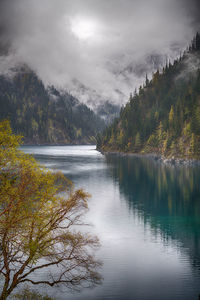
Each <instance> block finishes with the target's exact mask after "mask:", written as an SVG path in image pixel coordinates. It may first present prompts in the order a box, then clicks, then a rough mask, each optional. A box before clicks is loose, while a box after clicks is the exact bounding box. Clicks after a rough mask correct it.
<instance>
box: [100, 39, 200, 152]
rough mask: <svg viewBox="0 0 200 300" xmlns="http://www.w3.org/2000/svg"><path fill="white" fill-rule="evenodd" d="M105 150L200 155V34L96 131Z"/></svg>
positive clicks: (101, 147) (102, 148) (101, 146)
mask: <svg viewBox="0 0 200 300" xmlns="http://www.w3.org/2000/svg"><path fill="white" fill-rule="evenodd" d="M97 148H99V149H101V150H104V151H106V150H107V151H123V152H136V153H137V152H139V153H150V152H154V153H159V154H162V155H164V156H166V157H172V156H176V157H177V156H179V157H199V156H200V35H199V34H198V33H197V34H196V36H195V38H194V39H193V41H192V44H191V46H190V47H189V49H188V50H187V51H185V52H184V53H183V54H182V55H180V57H179V58H178V59H176V60H175V61H174V63H173V64H172V63H170V62H167V63H166V66H165V67H163V70H162V72H160V71H159V70H157V72H155V73H154V74H153V77H152V79H151V80H148V78H147V76H146V81H145V84H144V86H143V87H140V88H139V91H138V92H136V91H135V93H134V95H132V94H131V95H130V99H129V101H128V103H127V105H126V106H125V107H124V108H122V109H121V112H120V117H119V118H117V119H115V121H114V122H113V124H112V125H111V126H109V127H107V128H106V129H105V131H104V132H103V135H102V136H100V135H99V136H98V142H97Z"/></svg>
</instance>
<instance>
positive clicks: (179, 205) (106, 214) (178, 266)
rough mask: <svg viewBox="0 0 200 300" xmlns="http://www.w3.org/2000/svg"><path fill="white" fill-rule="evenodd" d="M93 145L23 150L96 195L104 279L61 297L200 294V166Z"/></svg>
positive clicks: (92, 216) (183, 297)
mask: <svg viewBox="0 0 200 300" xmlns="http://www.w3.org/2000/svg"><path fill="white" fill-rule="evenodd" d="M94 149H95V147H93V146H61V147H44V146H41V147H23V150H24V151H26V152H28V153H33V154H34V155H35V157H36V158H37V159H38V160H39V161H40V162H41V163H43V164H45V165H46V166H47V167H48V168H50V169H57V170H61V171H63V172H64V173H65V174H66V175H67V176H68V177H69V178H70V179H71V180H73V182H74V183H75V185H76V187H83V188H84V189H85V190H87V191H88V192H89V193H90V194H91V195H92V198H90V200H89V207H90V211H89V213H88V219H89V221H90V222H91V223H93V225H94V226H93V228H92V229H91V230H92V231H93V232H95V233H96V234H97V235H98V236H99V238H100V240H101V245H102V246H101V249H100V251H99V252H98V254H97V255H98V257H100V258H101V260H102V261H103V268H102V270H101V273H102V275H103V277H104V281H103V284H102V285H101V286H98V287H96V288H94V289H92V290H84V291H82V292H81V293H74V294H70V293H69V292H67V291H64V290H61V289H60V288H52V290H51V289H49V288H44V289H43V291H46V292H48V294H49V295H51V296H53V297H54V298H55V299H58V300H64V299H73V300H74V299H81V300H82V299H83V300H86V299H88V300H93V299H112V300H113V299H116V300H119V299H120V300H122V299H123V300H126V299H127V300H129V299H134V300H143V299H150V300H162V299H166V300H168V299H171V300H175V299H177V300H178V299H180V300H190V299H196V300H197V299H198V295H199V294H200V168H199V167H172V166H164V165H162V164H159V163H156V162H155V161H153V160H150V159H147V158H137V157H119V156H107V157H104V156H102V155H101V154H100V153H98V152H97V151H95V150H94Z"/></svg>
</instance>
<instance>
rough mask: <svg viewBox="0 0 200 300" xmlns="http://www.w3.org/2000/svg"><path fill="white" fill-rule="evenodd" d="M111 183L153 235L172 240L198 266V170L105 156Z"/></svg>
mask: <svg viewBox="0 0 200 300" xmlns="http://www.w3.org/2000/svg"><path fill="white" fill-rule="evenodd" d="M107 163H108V164H109V165H113V164H114V165H115V166H116V167H115V168H111V169H112V172H113V176H114V178H115V180H117V181H119V186H120V190H121V192H122V193H123V194H125V196H126V199H128V204H129V206H130V209H133V208H134V207H135V208H137V210H138V211H139V212H141V214H142V215H143V217H144V222H148V223H149V224H150V225H151V227H152V228H154V229H155V232H156V231H157V230H159V231H160V232H161V234H162V237H163V238H164V239H168V238H172V239H174V240H177V241H179V242H181V245H182V246H183V247H184V248H185V249H188V251H189V252H190V255H191V258H192V263H193V265H200V184H199V180H200V175H199V171H200V168H199V167H186V166H182V167H172V166H166V165H163V164H160V163H156V162H155V161H154V160H151V159H147V158H138V157H131V156H126V157H119V156H117V157H116V156H114V155H108V156H107Z"/></svg>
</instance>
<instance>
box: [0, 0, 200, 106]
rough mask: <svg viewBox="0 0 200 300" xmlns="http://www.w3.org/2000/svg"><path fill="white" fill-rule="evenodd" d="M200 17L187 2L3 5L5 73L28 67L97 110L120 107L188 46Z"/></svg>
mask: <svg viewBox="0 0 200 300" xmlns="http://www.w3.org/2000/svg"><path fill="white" fill-rule="evenodd" d="M198 12H199V4H198V1H186V0H140V1H139V0H84V1H83V0H73V1H69V0H42V1H41V0H15V1H14V0H6V1H1V2H0V37H1V39H0V54H1V56H0V72H1V73H4V74H8V73H10V72H11V71H9V70H10V68H13V66H16V65H19V64H21V63H25V64H27V65H28V66H29V67H30V68H32V69H33V70H34V71H35V72H36V73H37V74H38V76H39V77H40V78H41V79H42V80H43V82H44V83H45V85H49V84H53V85H55V86H56V87H58V88H62V89H66V90H68V91H70V92H71V93H72V94H73V95H75V96H77V97H78V98H79V99H80V100H81V101H83V102H85V103H88V104H89V105H90V106H95V105H96V104H97V103H99V102H101V101H105V100H109V101H111V102H115V103H117V104H120V105H121V104H122V103H124V102H126V101H127V100H128V97H129V94H130V92H132V91H133V90H134V89H135V88H136V87H138V86H139V85H140V84H142V83H143V82H144V78H145V74H146V73H147V74H148V76H149V77H151V74H152V72H153V71H154V70H155V69H156V68H158V67H161V66H162V65H163V64H165V61H166V60H167V59H170V60H172V61H173V59H174V58H176V57H177V56H178V55H179V54H180V52H181V51H183V50H184V49H185V48H186V47H187V46H188V44H189V43H190V41H191V39H192V38H193V35H194V34H195V33H196V31H197V30H198V29H199V19H198Z"/></svg>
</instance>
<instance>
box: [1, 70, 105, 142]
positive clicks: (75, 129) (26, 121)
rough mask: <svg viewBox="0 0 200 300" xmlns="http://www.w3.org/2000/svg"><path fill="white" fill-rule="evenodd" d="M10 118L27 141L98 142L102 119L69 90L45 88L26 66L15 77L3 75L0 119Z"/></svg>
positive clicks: (12, 124) (102, 123)
mask: <svg viewBox="0 0 200 300" xmlns="http://www.w3.org/2000/svg"><path fill="white" fill-rule="evenodd" d="M3 119H9V120H10V122H11V126H12V128H13V130H14V132H15V133H17V134H22V135H23V136H24V141H25V143H31V144H34V143H39V144H45V143H49V144H50V143H51V144H55V143H59V144H64V143H65V144H70V143H75V144H79V143H95V136H96V134H97V132H98V131H101V130H102V129H103V127H104V122H103V120H102V119H101V118H100V117H98V116H97V115H96V114H95V113H94V112H93V111H92V110H90V109H89V108H88V107H87V106H86V105H84V104H82V103H80V102H79V101H78V100H77V99H76V98H74V97H73V96H72V95H70V94H69V93H67V92H60V91H58V90H56V89H55V88H54V87H49V88H48V89H46V88H45V87H44V85H43V83H42V81H41V80H40V79H39V78H38V77H37V76H36V74H35V73H34V72H33V71H31V70H30V69H29V68H27V67H23V68H21V69H20V70H18V72H17V73H16V74H15V76H14V77H12V78H8V77H5V76H0V120H3Z"/></svg>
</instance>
